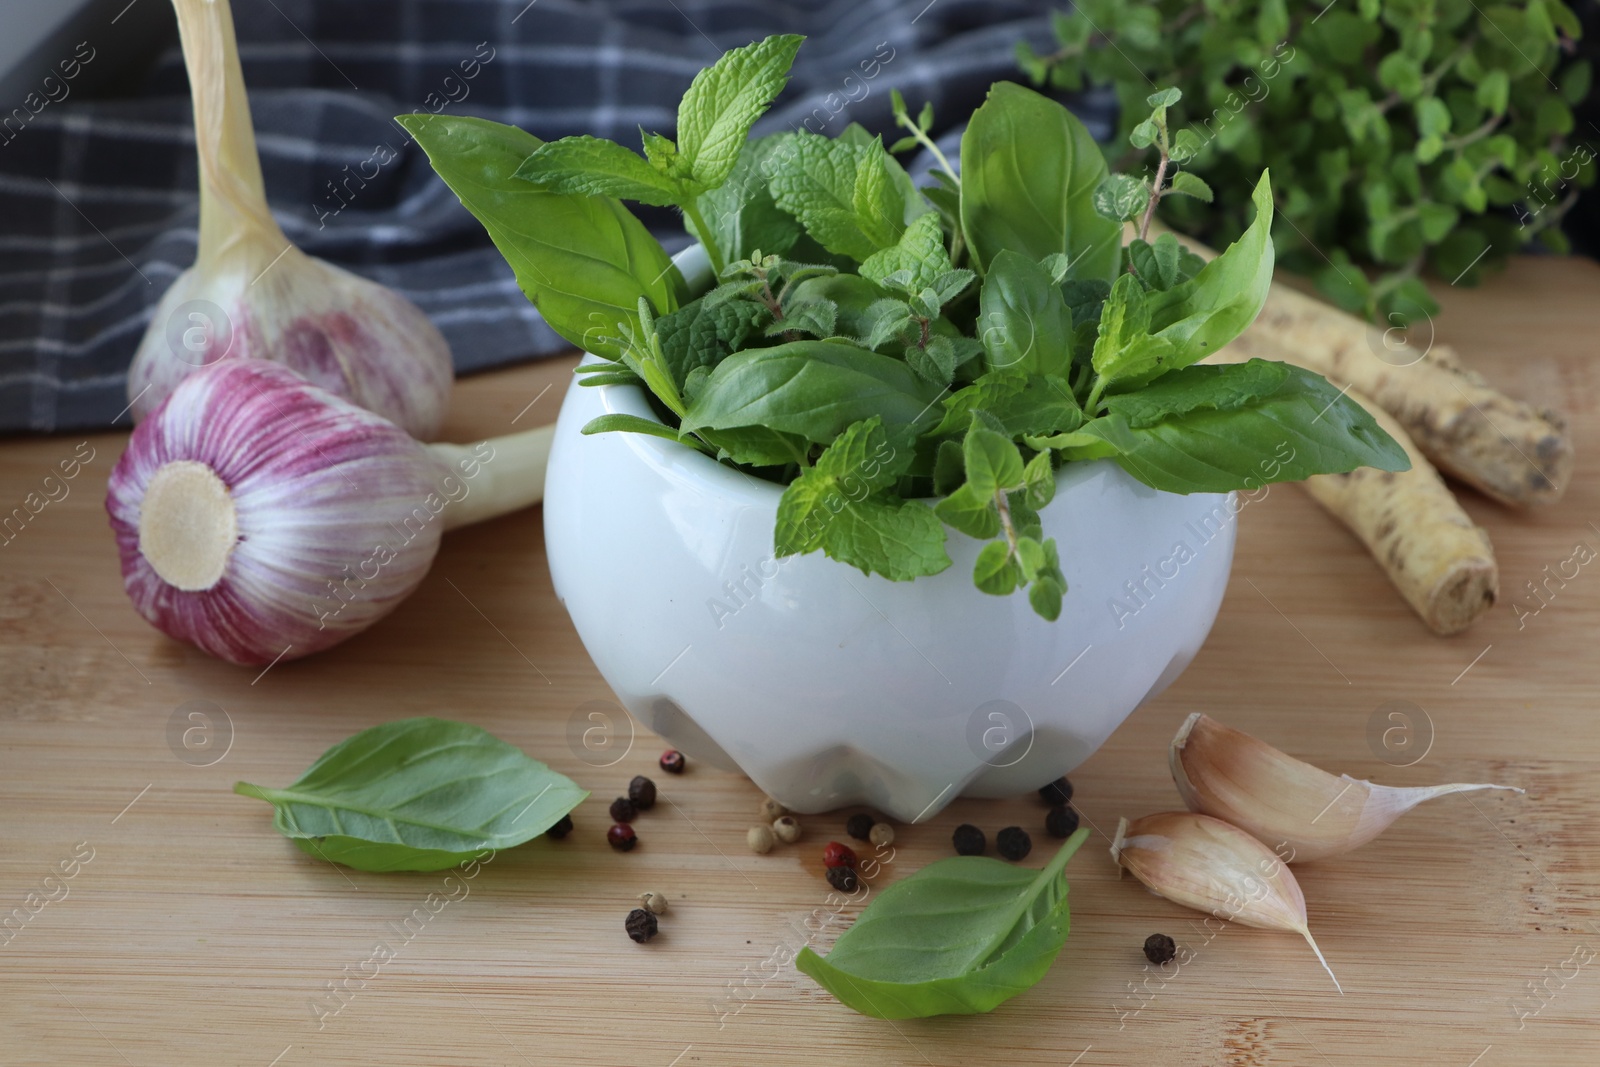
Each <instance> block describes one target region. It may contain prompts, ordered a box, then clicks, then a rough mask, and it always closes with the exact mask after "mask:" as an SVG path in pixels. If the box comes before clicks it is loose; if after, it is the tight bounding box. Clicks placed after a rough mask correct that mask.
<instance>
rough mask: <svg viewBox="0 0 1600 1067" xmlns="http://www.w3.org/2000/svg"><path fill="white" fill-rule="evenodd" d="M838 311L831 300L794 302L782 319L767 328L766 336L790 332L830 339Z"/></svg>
mask: <svg viewBox="0 0 1600 1067" xmlns="http://www.w3.org/2000/svg"><path fill="white" fill-rule="evenodd" d="M838 317H839V309H838V307H836V306H835V305H834V303H833V301H831V300H805V301H796V302H795V303H793V304H791V305H789V308H788V309H787V310H786V311H785V312H784V315H783V318H781V319H779V320H777V321H776V322H774V323H772V324H771V325H770V326H768V327H767V331H766V332H767V336H768V337H774V336H777V335H778V334H783V333H788V332H790V331H799V332H801V333H809V334H810V335H811V336H813V337H832V336H833V327H834V324H835V322H837V320H838Z"/></svg>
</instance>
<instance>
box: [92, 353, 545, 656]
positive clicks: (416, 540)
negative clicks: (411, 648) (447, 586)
mask: <svg viewBox="0 0 1600 1067" xmlns="http://www.w3.org/2000/svg"><path fill="white" fill-rule="evenodd" d="M552 429H553V428H551V427H540V428H539V429H537V430H530V431H525V432H523V433H520V434H514V435H511V436H509V437H504V438H496V439H494V440H492V441H481V442H478V443H477V444H476V445H471V446H466V445H433V446H423V445H420V444H418V443H417V442H416V441H415V440H414V439H412V437H411V436H410V435H409V434H407V433H406V432H405V431H404V430H402V429H400V428H399V427H398V426H396V425H394V424H393V423H391V422H389V421H388V420H386V419H384V418H382V417H380V416H378V415H375V414H373V413H372V412H370V411H367V410H365V409H363V408H360V407H357V406H355V405H354V404H351V403H349V402H348V401H345V400H342V399H340V398H339V397H337V396H334V395H333V394H331V393H329V392H327V391H326V390H323V389H319V388H317V387H316V386H314V385H312V384H311V383H309V382H307V381H306V380H305V379H303V378H301V377H300V376H299V375H297V374H295V373H294V372H293V371H290V370H288V369H287V368H285V367H283V366H281V365H279V364H275V363H267V362H264V361H262V360H254V359H250V360H243V359H229V360H224V361H222V362H220V363H214V364H211V365H210V366H207V367H205V368H203V369H201V370H198V371H196V372H195V373H194V374H192V375H190V376H189V377H187V378H185V379H184V380H183V381H182V382H181V383H180V384H179V385H178V386H177V388H175V389H174V390H173V392H172V395H171V396H170V397H169V398H168V399H167V400H166V401H165V402H164V403H163V404H161V405H160V406H159V407H157V408H156V410H155V411H154V412H152V413H151V416H150V418H148V419H146V420H144V421H143V422H142V423H140V424H139V426H138V427H137V428H136V429H135V430H134V432H133V435H132V436H131V437H130V438H129V441H128V447H127V449H126V451H124V453H123V455H122V457H121V459H119V460H118V461H117V465H116V468H115V469H114V470H113V471H112V473H111V478H110V481H109V484H108V486H107V493H106V510H107V512H108V513H109V515H110V518H111V526H112V530H113V532H114V533H115V535H116V540H117V548H118V551H119V552H120V554H121V557H122V572H123V584H124V586H125V588H126V589H127V592H128V595H129V597H130V598H131V599H132V600H133V604H134V608H135V609H136V610H137V611H138V612H139V614H140V615H142V616H144V617H145V618H146V619H147V620H149V621H150V622H151V623H152V624H153V625H155V626H156V627H157V628H158V629H160V630H161V631H163V632H164V633H166V634H168V635H170V636H172V637H175V638H177V639H178V640H181V641H186V642H188V643H190V644H193V645H196V646H198V647H199V648H201V649H203V650H205V651H206V652H209V653H210V654H212V655H214V656H217V657H219V658H221V659H225V660H228V661H230V662H233V663H239V664H250V665H257V666H259V665H263V664H268V663H273V662H276V661H277V660H279V659H297V658H299V657H301V656H305V655H309V654H311V653H313V652H317V651H320V650H322V649H325V648H328V647H330V646H332V645H335V644H337V643H339V642H340V641H343V640H345V639H346V638H349V637H351V636H353V635H355V634H357V633H359V632H361V631H362V630H364V629H366V628H367V627H368V626H370V625H371V624H372V623H373V622H375V621H377V620H378V619H380V618H382V617H383V616H384V615H387V614H388V613H389V612H390V611H393V610H394V609H395V608H396V607H397V606H398V605H399V604H400V602H401V601H402V600H404V599H405V597H406V596H408V595H409V594H410V593H411V592H412V590H414V589H415V588H416V586H417V585H418V584H419V583H420V582H421V581H422V579H423V577H424V576H425V575H426V574H427V572H428V567H429V565H430V564H431V563H432V560H433V556H434V553H435V552H436V551H437V550H438V547H439V538H440V535H441V534H442V533H443V532H444V531H445V530H447V529H451V528H454V527H455V526H459V525H463V524H464V523H465V522H468V521H479V520H482V519H487V518H491V517H493V516H495V515H498V514H503V513H504V512H506V511H509V510H513V509H516V508H519V507H523V506H525V505H527V504H529V503H532V502H534V501H536V500H537V499H539V495H540V493H541V492H542V488H543V485H544V465H545V460H546V458H547V457H548V454H549V446H550V439H551V436H552Z"/></svg>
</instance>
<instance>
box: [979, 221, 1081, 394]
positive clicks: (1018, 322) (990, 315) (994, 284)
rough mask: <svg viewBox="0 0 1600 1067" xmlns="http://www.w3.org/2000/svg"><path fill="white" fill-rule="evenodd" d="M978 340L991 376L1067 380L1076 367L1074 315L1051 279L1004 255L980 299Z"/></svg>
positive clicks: (1019, 257) (1018, 258)
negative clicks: (997, 371) (1017, 374)
mask: <svg viewBox="0 0 1600 1067" xmlns="http://www.w3.org/2000/svg"><path fill="white" fill-rule="evenodd" d="M977 330H978V340H979V341H981V342H982V343H983V350H984V353H985V354H986V358H985V360H984V363H985V365H987V366H988V367H989V369H991V370H995V369H1004V370H1012V371H1021V372H1023V373H1025V374H1057V375H1065V374H1066V373H1067V372H1068V370H1069V369H1070V368H1071V365H1072V347H1071V341H1072V311H1071V310H1070V309H1069V308H1068V307H1067V302H1066V298H1065V297H1063V296H1062V293H1061V287H1060V286H1058V285H1056V284H1055V282H1054V281H1053V280H1051V277H1050V273H1049V272H1048V271H1046V270H1045V269H1044V268H1043V267H1041V266H1040V265H1039V264H1038V263H1036V262H1034V261H1033V260H1031V259H1029V258H1028V257H1027V256H1024V255H1020V254H1019V253H1017V252H1013V251H1011V250H1010V249H1002V250H1000V252H999V253H998V254H996V255H995V257H994V259H993V261H992V262H991V263H990V265H989V273H988V274H986V275H985V276H984V279H983V289H982V291H981V292H980V293H979V295H978V324H977Z"/></svg>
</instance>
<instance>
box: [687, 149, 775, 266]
mask: <svg viewBox="0 0 1600 1067" xmlns="http://www.w3.org/2000/svg"><path fill="white" fill-rule="evenodd" d="M789 137H790V135H789V134H786V133H776V134H771V135H769V136H767V137H760V138H757V139H756V140H753V141H749V142H747V143H746V144H745V146H744V149H743V150H742V151H741V152H740V153H739V161H738V162H737V163H736V164H734V168H733V171H732V173H730V174H729V175H728V180H727V181H726V182H724V183H722V184H721V185H719V186H717V187H716V188H715V189H712V190H710V191H709V192H704V193H701V194H700V196H699V198H698V199H697V201H696V203H697V205H698V206H699V208H700V217H701V218H703V219H704V220H705V222H706V225H707V226H708V227H709V228H710V229H711V236H712V240H713V242H714V243H715V244H716V246H717V247H718V248H719V249H721V250H722V252H723V254H724V255H726V256H727V257H728V259H729V261H730V262H733V261H736V260H741V259H749V258H750V256H752V255H753V254H755V252H756V251H758V250H759V251H760V252H762V253H763V254H764V255H779V256H781V255H783V254H784V253H785V252H788V251H789V250H790V249H791V248H793V247H794V243H795V241H797V240H798V239H799V238H800V224H799V223H798V222H796V221H795V218H794V216H792V215H790V214H789V213H788V212H786V211H784V210H783V209H782V208H780V207H778V204H777V201H775V200H773V199H772V192H771V191H770V190H769V189H768V188H767V175H768V173H769V171H770V170H771V169H775V168H777V167H779V166H782V161H783V151H784V146H785V145H786V144H787V142H788V139H789ZM684 222H685V223H686V224H687V225H688V228H689V232H690V233H692V234H694V236H695V237H696V238H698V239H702V240H703V239H704V235H703V234H701V233H700V232H699V231H698V230H697V228H696V227H695V224H694V220H693V219H691V218H689V217H688V216H685V217H684Z"/></svg>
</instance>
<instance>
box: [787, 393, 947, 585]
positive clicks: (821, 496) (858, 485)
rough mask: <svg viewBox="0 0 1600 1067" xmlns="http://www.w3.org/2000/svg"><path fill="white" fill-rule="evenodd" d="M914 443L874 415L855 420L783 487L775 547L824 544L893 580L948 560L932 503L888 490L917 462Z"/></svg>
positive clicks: (792, 549)
mask: <svg viewBox="0 0 1600 1067" xmlns="http://www.w3.org/2000/svg"><path fill="white" fill-rule="evenodd" d="M912 457H913V453H912V449H911V447H910V445H909V444H908V443H906V442H904V441H899V442H896V441H894V440H891V438H890V436H889V434H888V433H887V431H885V429H884V427H883V421H882V420H881V419H879V418H876V417H873V418H870V419H865V420H862V421H861V422H857V423H854V424H852V425H851V426H849V427H848V428H846V429H845V431H844V432H843V433H841V434H840V435H839V437H838V439H837V440H836V441H834V442H833V444H831V445H829V446H828V448H827V449H826V450H825V451H824V452H823V453H822V455H821V456H819V457H818V458H817V462H816V464H815V465H814V466H812V467H811V468H810V469H808V470H806V471H804V472H803V473H802V474H801V475H800V477H798V478H796V479H795V480H794V481H793V482H792V483H790V485H789V487H788V488H787V489H785V490H784V493H783V496H782V498H781V499H780V500H779V501H778V516H777V524H776V526H775V528H774V531H773V548H774V551H775V552H777V554H778V555H780V556H787V555H794V554H796V553H802V552H814V551H816V550H817V549H821V550H822V551H823V552H824V553H825V554H826V555H827V556H828V557H829V558H831V559H836V560H839V561H840V562H842V563H848V564H850V565H851V566H854V567H856V568H858V569H860V570H861V571H862V572H863V573H865V574H881V575H883V576H884V577H885V578H889V579H892V580H895V581H905V580H907V579H910V578H916V577H920V576H922V575H927V574H937V573H939V572H940V571H942V570H944V569H945V568H946V567H948V566H950V557H949V556H948V555H947V554H946V553H945V550H944V536H945V535H944V529H943V527H942V526H940V524H939V520H938V519H937V518H935V517H934V514H933V512H932V510H930V509H929V508H928V506H927V505H926V504H923V503H921V502H920V501H915V500H900V499H899V498H898V497H894V496H891V495H889V494H888V493H887V492H886V490H888V489H889V488H891V487H892V486H893V485H894V483H895V480H896V478H897V477H898V476H899V475H900V474H901V473H903V472H904V471H905V470H906V469H907V468H908V467H909V466H910V464H911V461H912Z"/></svg>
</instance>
